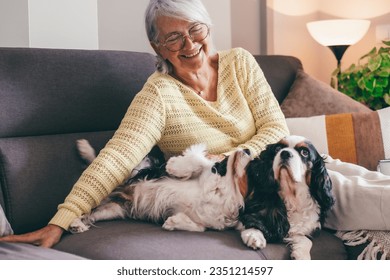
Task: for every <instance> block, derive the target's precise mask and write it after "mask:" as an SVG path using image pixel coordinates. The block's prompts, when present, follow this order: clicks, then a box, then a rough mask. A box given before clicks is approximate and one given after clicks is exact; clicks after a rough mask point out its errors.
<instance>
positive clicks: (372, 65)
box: [368, 55, 382, 72]
mask: <svg viewBox="0 0 390 280" xmlns="http://www.w3.org/2000/svg"><path fill="white" fill-rule="evenodd" d="M381 64H382V56H380V55H378V56H375V57H372V58H371V59H370V60H369V61H368V69H370V70H371V72H374V71H375V70H377V69H378V68H379V67H380V66H381Z"/></svg>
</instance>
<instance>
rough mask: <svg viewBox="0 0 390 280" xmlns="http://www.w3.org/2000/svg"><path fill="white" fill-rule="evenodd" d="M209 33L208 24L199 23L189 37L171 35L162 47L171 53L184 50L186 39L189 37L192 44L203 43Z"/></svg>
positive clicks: (179, 34) (191, 29) (191, 30)
mask: <svg viewBox="0 0 390 280" xmlns="http://www.w3.org/2000/svg"><path fill="white" fill-rule="evenodd" d="M209 33H210V29H209V27H208V26H207V24H205V23H197V24H195V25H194V26H192V27H191V28H190V29H189V30H188V35H183V34H181V33H179V32H174V33H171V34H170V35H169V37H168V38H166V39H165V41H164V42H163V43H161V45H163V46H164V47H166V48H167V49H168V50H169V51H171V52H177V51H180V50H181V49H183V48H184V46H185V43H186V37H189V38H190V39H191V41H192V42H201V41H203V40H204V39H206V37H207V36H209Z"/></svg>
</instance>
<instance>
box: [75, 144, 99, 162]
mask: <svg viewBox="0 0 390 280" xmlns="http://www.w3.org/2000/svg"><path fill="white" fill-rule="evenodd" d="M76 146H77V150H78V151H79V154H80V157H81V158H82V159H83V160H85V161H86V162H87V163H88V164H90V163H91V162H92V161H93V160H94V159H95V158H96V154H95V150H94V149H93V148H92V146H91V144H89V142H88V141H87V140H85V139H79V140H77V141H76Z"/></svg>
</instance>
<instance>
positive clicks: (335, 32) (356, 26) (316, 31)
mask: <svg viewBox="0 0 390 280" xmlns="http://www.w3.org/2000/svg"><path fill="white" fill-rule="evenodd" d="M306 26H307V29H308V30H309V33H310V35H311V36H312V37H313V38H314V39H315V40H316V41H317V42H318V43H320V44H321V45H323V46H343V45H344V46H345V45H353V44H356V43H357V42H358V41H360V40H361V39H362V38H363V36H364V35H365V34H366V33H367V31H368V28H369V27H370V21H369V20H360V19H334V20H320V21H312V22H308V23H307V24H306Z"/></svg>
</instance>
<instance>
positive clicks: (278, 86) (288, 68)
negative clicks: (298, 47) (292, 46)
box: [254, 55, 303, 104]
mask: <svg viewBox="0 0 390 280" xmlns="http://www.w3.org/2000/svg"><path fill="white" fill-rule="evenodd" d="M254 57H255V59H256V61H257V62H258V63H259V65H260V68H261V69H262V70H263V72H264V76H265V78H266V79H267V82H268V83H269V85H270V86H271V88H272V92H273V93H274V95H275V97H276V99H277V100H278V102H279V104H281V103H282V102H283V100H284V99H285V98H286V96H287V94H288V93H289V90H290V88H291V85H292V84H293V83H294V80H295V77H296V75H297V72H298V71H299V70H301V69H303V67H302V63H301V61H300V60H299V59H298V58H296V57H292V56H285V55H255V56H254ZM275 66H276V67H275Z"/></svg>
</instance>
